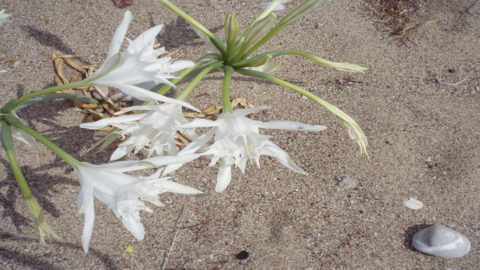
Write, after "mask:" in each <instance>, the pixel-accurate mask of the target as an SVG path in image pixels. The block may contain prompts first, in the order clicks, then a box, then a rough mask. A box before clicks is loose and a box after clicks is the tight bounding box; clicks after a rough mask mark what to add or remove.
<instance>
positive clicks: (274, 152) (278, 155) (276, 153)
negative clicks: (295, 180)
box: [265, 143, 306, 174]
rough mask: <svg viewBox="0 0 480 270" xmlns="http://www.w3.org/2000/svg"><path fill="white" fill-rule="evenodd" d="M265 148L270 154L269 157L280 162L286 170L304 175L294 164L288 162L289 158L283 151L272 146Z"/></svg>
mask: <svg viewBox="0 0 480 270" xmlns="http://www.w3.org/2000/svg"><path fill="white" fill-rule="evenodd" d="M272 144H273V143H272ZM265 148H266V150H268V151H269V152H270V153H271V156H272V157H273V158H275V159H276V160H277V161H278V162H280V163H281V164H282V165H283V166H285V167H287V168H289V169H291V170H293V171H295V172H298V173H303V174H306V173H305V172H304V171H303V170H302V169H300V167H298V166H297V165H295V163H293V162H292V161H291V160H290V157H289V156H288V154H287V153H285V151H283V150H282V149H280V148H278V147H277V146H276V145H273V146H269V145H267V146H265Z"/></svg>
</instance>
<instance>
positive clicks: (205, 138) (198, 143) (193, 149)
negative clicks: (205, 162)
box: [163, 128, 215, 175]
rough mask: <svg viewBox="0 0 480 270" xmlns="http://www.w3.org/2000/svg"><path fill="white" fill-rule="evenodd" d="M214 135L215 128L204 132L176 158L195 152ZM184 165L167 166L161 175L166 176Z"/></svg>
mask: <svg viewBox="0 0 480 270" xmlns="http://www.w3.org/2000/svg"><path fill="white" fill-rule="evenodd" d="M214 134H215V128H212V129H210V130H209V131H207V132H205V133H203V134H202V136H200V137H198V138H197V139H196V140H193V141H192V142H191V143H189V144H188V145H187V146H185V148H183V150H182V151H180V153H178V156H183V155H189V154H193V153H195V152H197V151H198V150H199V149H200V148H201V147H203V146H204V145H205V144H206V143H207V142H208V141H209V140H210V139H211V138H213V135H214ZM183 164H184V163H178V164H173V163H172V164H170V165H168V166H167V167H166V168H165V170H164V171H163V175H167V174H169V173H172V172H173V171H176V170H177V169H179V168H180V167H182V165H183Z"/></svg>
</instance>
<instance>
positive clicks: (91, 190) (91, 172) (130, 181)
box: [75, 155, 201, 252]
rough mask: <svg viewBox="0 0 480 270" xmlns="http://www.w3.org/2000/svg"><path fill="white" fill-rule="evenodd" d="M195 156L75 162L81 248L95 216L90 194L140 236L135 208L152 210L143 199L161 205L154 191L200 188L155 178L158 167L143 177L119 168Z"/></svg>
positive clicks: (193, 191)
mask: <svg viewBox="0 0 480 270" xmlns="http://www.w3.org/2000/svg"><path fill="white" fill-rule="evenodd" d="M197 157H198V155H185V156H179V157H155V158H150V159H146V160H142V161H119V162H113V163H109V164H105V165H92V164H89V163H85V162H80V163H78V164H76V166H75V175H76V176H77V177H78V179H79V181H80V184H81V186H82V189H81V191H80V195H79V197H78V200H77V207H78V214H81V213H84V214H85V225H84V228H83V235H82V245H83V249H84V250H85V252H87V251H88V246H89V243H90V239H91V237H92V232H93V224H94V220H95V211H94V204H93V197H94V196H95V197H96V198H97V199H98V200H100V201H101V202H103V203H105V204H107V205H108V206H109V207H110V208H111V209H112V210H113V212H114V213H115V215H116V216H117V217H118V218H120V220H121V221H122V223H123V225H124V226H125V227H126V228H127V229H128V230H129V231H130V232H131V233H132V234H133V235H134V236H135V237H136V238H137V239H138V240H143V238H144V236H145V229H144V227H143V225H142V223H141V222H140V215H139V211H140V210H143V211H147V212H152V210H151V209H150V208H149V207H148V206H147V205H145V203H144V202H145V201H147V202H150V203H153V204H154V205H157V206H162V203H161V202H160V201H159V200H158V194H161V193H164V192H174V193H183V194H196V193H201V191H199V190H197V189H194V188H191V187H188V186H184V185H181V184H178V183H175V182H172V181H168V180H167V179H168V178H159V177H160V174H161V170H158V171H157V172H156V173H155V174H153V175H151V176H149V177H146V178H140V177H135V176H131V175H126V174H124V173H123V172H126V171H134V170H140V169H145V168H153V167H156V166H161V165H165V164H168V163H170V162H176V161H180V162H188V161H190V160H193V159H195V158H197Z"/></svg>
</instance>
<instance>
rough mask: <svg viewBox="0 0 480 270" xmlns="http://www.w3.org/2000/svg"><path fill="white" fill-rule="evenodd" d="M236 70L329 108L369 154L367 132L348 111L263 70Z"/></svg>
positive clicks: (363, 150)
mask: <svg viewBox="0 0 480 270" xmlns="http://www.w3.org/2000/svg"><path fill="white" fill-rule="evenodd" d="M235 71H236V72H238V73H241V74H244V75H248V76H252V77H255V78H259V79H265V80H269V81H271V82H274V83H277V84H279V85H282V86H285V87H287V88H290V89H292V90H294V91H295V92H297V93H299V94H301V95H304V96H306V97H308V98H309V99H311V100H313V101H315V102H316V103H318V104H319V105H320V106H322V107H323V108H325V109H327V110H328V111H330V112H331V113H333V114H335V115H336V116H337V117H339V118H340V119H341V120H342V121H343V124H344V125H345V127H346V128H347V130H348V134H349V135H350V137H351V138H352V139H354V140H355V141H356V142H357V144H358V145H359V146H360V151H361V152H362V153H365V154H366V155H367V156H368V153H367V144H368V143H367V140H366V138H365V134H363V131H362V129H361V128H360V127H359V126H358V124H357V123H356V122H355V120H353V119H352V118H351V117H350V116H348V115H347V114H346V113H344V112H343V111H342V110H340V109H339V108H337V107H335V106H333V105H332V104H330V103H328V102H326V101H324V100H323V99H321V98H319V97H317V96H316V95H314V94H312V93H310V92H308V91H307V90H305V89H303V88H301V87H298V86H296V85H294V84H291V83H289V82H286V81H283V80H280V79H278V78H276V77H274V76H272V75H269V74H267V73H263V72H259V71H255V70H248V69H236V70H235Z"/></svg>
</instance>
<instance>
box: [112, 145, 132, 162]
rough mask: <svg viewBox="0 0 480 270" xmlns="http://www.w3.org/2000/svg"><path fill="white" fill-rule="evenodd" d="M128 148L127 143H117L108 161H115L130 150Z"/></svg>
mask: <svg viewBox="0 0 480 270" xmlns="http://www.w3.org/2000/svg"><path fill="white" fill-rule="evenodd" d="M129 148H130V147H129V146H127V145H119V146H118V147H117V149H115V152H113V154H112V156H111V157H110V161H115V160H118V159H121V158H122V157H124V156H126V155H127V154H128V152H129V150H130V149H129Z"/></svg>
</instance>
